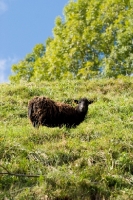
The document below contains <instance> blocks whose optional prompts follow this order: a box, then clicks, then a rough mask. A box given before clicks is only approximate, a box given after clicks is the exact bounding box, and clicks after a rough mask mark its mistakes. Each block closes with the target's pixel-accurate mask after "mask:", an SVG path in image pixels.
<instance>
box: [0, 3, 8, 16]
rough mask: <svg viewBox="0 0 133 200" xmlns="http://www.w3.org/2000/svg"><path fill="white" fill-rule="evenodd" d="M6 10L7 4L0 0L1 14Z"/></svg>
mask: <svg viewBox="0 0 133 200" xmlns="http://www.w3.org/2000/svg"><path fill="white" fill-rule="evenodd" d="M7 10H8V6H7V4H6V3H5V2H4V0H0V14H3V13H4V12H6V11H7Z"/></svg>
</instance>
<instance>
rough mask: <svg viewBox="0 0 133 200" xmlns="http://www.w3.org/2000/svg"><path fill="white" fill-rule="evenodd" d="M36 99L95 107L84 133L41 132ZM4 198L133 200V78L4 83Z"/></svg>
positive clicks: (0, 167) (0, 159) (0, 155)
mask: <svg viewBox="0 0 133 200" xmlns="http://www.w3.org/2000/svg"><path fill="white" fill-rule="evenodd" d="M34 96H47V97H50V98H51V99H53V100H55V101H60V102H66V103H68V104H71V105H73V106H75V105H74V103H73V100H74V99H79V98H81V97H87V98H89V99H93V100H94V103H93V104H91V105H90V106H89V111H88V114H87V116H86V119H85V121H84V122H83V123H81V124H80V125H79V126H78V127H77V128H72V129H67V128H66V127H62V128H48V127H40V128H39V129H34V128H33V127H32V125H31V123H30V121H29V119H28V118H27V105H28V101H29V100H30V99H31V98H33V97H34ZM0 199H1V200H120V199H121V200H127V199H133V77H130V78H129V77H120V78H118V79H96V80H90V81H80V80H72V81H71V80H64V81H60V82H59V81H54V82H39V83H32V82H31V83H25V82H22V83H21V84H19V85H13V84H0Z"/></svg>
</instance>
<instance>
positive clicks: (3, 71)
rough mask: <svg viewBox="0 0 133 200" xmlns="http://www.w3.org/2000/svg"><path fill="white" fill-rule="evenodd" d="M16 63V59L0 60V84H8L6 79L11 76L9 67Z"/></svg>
mask: <svg viewBox="0 0 133 200" xmlns="http://www.w3.org/2000/svg"><path fill="white" fill-rule="evenodd" d="M17 62H18V59H17V58H16V57H13V58H11V57H9V58H7V59H0V83H5V82H9V80H8V77H9V75H11V66H12V65H13V64H14V63H17Z"/></svg>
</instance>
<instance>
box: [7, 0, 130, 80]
mask: <svg viewBox="0 0 133 200" xmlns="http://www.w3.org/2000/svg"><path fill="white" fill-rule="evenodd" d="M132 17H133V4H132V3H131V2H130V0H108V1H107V0H89V1H88V0H77V1H76V2H75V1H72V0H70V1H69V3H68V4H67V5H66V6H65V8H64V19H62V18H61V17H57V18H56V21H55V27H54V28H53V38H48V39H47V41H46V44H45V46H44V45H43V44H37V45H36V46H35V47H34V48H33V52H32V53H30V54H27V55H26V57H25V58H24V60H22V61H20V62H19V63H18V64H15V65H13V66H12V71H13V73H14V74H13V75H11V76H10V80H11V81H12V82H19V81H20V80H21V79H24V80H27V81H32V80H35V81H38V80H44V79H45V80H55V79H62V78H74V79H75V78H76V79H77V78H78V79H91V78H95V77H118V76H119V75H128V76H130V75H132V74H133V20H132Z"/></svg>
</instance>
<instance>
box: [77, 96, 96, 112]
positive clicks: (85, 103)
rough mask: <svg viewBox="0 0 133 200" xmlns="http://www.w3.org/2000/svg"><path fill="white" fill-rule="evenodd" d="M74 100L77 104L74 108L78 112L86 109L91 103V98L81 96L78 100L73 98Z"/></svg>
mask: <svg viewBox="0 0 133 200" xmlns="http://www.w3.org/2000/svg"><path fill="white" fill-rule="evenodd" d="M74 102H75V103H77V104H78V106H77V107H76V109H77V110H78V111H79V112H81V113H84V112H87V111H88V105H89V104H91V103H93V100H88V99H87V98H82V99H80V100H79V101H78V100H74Z"/></svg>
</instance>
